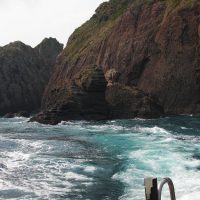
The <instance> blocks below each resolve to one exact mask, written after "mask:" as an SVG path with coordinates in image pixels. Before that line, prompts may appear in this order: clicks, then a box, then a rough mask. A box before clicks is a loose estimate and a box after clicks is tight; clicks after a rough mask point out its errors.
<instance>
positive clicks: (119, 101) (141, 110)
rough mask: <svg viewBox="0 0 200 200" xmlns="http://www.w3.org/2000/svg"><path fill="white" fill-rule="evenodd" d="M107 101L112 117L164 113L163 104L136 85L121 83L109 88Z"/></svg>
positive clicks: (146, 115)
mask: <svg viewBox="0 0 200 200" xmlns="http://www.w3.org/2000/svg"><path fill="white" fill-rule="evenodd" d="M106 101H107V102H108V103H109V107H110V111H111V112H110V118H112V119H113V118H114V119H126V118H135V117H141V118H152V117H153V118H154V117H160V116H161V115H162V114H164V113H163V108H162V106H161V105H159V104H158V101H157V100H156V99H155V98H153V97H151V96H149V95H147V94H145V93H144V92H143V91H141V90H139V89H138V88H136V87H129V86H125V85H122V84H119V83H114V84H113V85H112V86H109V87H108V88H107V91H106Z"/></svg>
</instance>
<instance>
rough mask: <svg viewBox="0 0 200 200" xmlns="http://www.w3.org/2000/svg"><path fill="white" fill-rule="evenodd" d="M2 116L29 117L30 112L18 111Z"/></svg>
mask: <svg viewBox="0 0 200 200" xmlns="http://www.w3.org/2000/svg"><path fill="white" fill-rule="evenodd" d="M3 117H4V118H13V117H30V113H28V112H27V111H20V112H17V113H7V114H5V115H4V116H3Z"/></svg>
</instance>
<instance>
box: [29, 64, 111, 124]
mask: <svg viewBox="0 0 200 200" xmlns="http://www.w3.org/2000/svg"><path fill="white" fill-rule="evenodd" d="M106 84H107V83H106V80H105V77H104V73H103V71H102V68H101V67H99V66H96V65H90V66H86V67H84V68H83V70H81V71H80V72H79V73H78V74H77V75H76V77H75V78H74V79H73V81H72V82H69V83H67V85H66V87H65V89H63V91H62V96H61V95H60V94H59V93H58V95H59V98H58V96H57V92H59V90H57V89H56V88H54V95H53V96H52V97H51V98H49V99H48V105H50V106H49V107H47V108H45V109H44V111H43V112H41V113H39V114H38V115H36V116H35V117H33V118H32V119H31V121H38V122H40V123H45V124H57V123H58V122H60V121H62V120H64V121H68V120H105V119H108V117H109V110H108V109H109V108H108V105H107V102H106V100H105V90H106Z"/></svg>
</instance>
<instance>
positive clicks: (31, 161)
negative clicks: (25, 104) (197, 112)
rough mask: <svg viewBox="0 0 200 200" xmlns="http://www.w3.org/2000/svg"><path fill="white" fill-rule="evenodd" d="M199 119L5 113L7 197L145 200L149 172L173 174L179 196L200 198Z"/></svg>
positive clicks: (2, 142) (2, 181)
mask: <svg viewBox="0 0 200 200" xmlns="http://www.w3.org/2000/svg"><path fill="white" fill-rule="evenodd" d="M199 119H200V118H195V117H190V116H180V117H171V118H161V119H154V120H142V119H134V120H115V121H106V122H85V121H79V122H62V123H60V124H59V125H57V126H50V125H41V124H38V123H28V119H26V118H14V119H4V118H0V199H2V200H3V199H13V200H21V199H36V200H43V199H44V200H45V199H70V200H71V199H73V200H74V199H77V200H79V199H84V200H85V199H87V200H117V199H119V200H132V199H133V200H143V199H144V186H143V181H144V177H147V176H156V177H158V178H159V180H160V179H161V178H163V177H165V176H169V177H171V178H172V179H173V181H174V184H175V188H176V195H177V200H199V199H200V181H199V180H200V143H199V142H200V121H199ZM163 195H164V197H163V200H167V199H168V192H167V190H166V189H165V191H164V194H163Z"/></svg>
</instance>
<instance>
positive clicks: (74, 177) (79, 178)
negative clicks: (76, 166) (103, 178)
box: [65, 172, 92, 181]
mask: <svg viewBox="0 0 200 200" xmlns="http://www.w3.org/2000/svg"><path fill="white" fill-rule="evenodd" d="M65 177H66V179H67V180H77V181H91V180H92V178H89V177H87V176H84V175H81V174H77V173H74V172H67V173H65Z"/></svg>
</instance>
